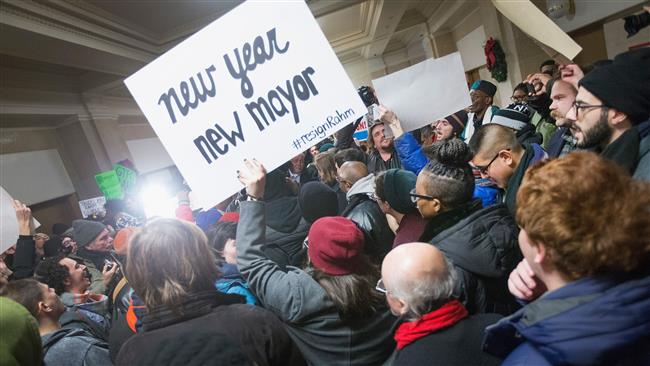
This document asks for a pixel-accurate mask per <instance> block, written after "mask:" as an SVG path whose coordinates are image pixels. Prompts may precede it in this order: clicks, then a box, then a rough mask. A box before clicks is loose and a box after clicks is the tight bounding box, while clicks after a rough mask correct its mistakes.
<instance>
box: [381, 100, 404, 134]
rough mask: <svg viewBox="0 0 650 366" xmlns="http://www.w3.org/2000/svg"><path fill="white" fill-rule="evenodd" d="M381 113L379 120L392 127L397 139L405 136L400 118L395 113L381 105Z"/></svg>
mask: <svg viewBox="0 0 650 366" xmlns="http://www.w3.org/2000/svg"><path fill="white" fill-rule="evenodd" d="M378 111H379V120H380V121H382V122H383V123H384V124H385V125H388V127H390V129H391V131H393V135H394V136H395V138H398V137H400V136H402V135H403V134H404V129H402V123H401V122H400V120H399V118H397V116H396V115H395V112H393V111H391V110H389V109H388V108H386V107H385V106H383V105H380V106H379V108H378Z"/></svg>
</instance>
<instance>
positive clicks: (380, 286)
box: [375, 278, 388, 295]
mask: <svg viewBox="0 0 650 366" xmlns="http://www.w3.org/2000/svg"><path fill="white" fill-rule="evenodd" d="M375 290H377V291H378V292H381V293H382V294H384V295H385V294H387V293H388V290H386V286H384V280H383V279H381V278H380V279H379V281H377V286H375Z"/></svg>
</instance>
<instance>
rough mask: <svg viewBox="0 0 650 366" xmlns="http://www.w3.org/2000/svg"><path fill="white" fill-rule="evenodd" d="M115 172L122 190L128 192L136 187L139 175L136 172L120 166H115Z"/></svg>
mask: <svg viewBox="0 0 650 366" xmlns="http://www.w3.org/2000/svg"><path fill="white" fill-rule="evenodd" d="M113 170H114V171H115V174H117V179H118V180H119V181H120V185H121V186H122V190H124V191H125V192H127V191H128V190H129V189H131V188H133V186H135V181H136V178H137V177H138V174H137V173H136V172H135V171H133V170H131V169H129V168H127V167H125V166H124V165H120V164H113Z"/></svg>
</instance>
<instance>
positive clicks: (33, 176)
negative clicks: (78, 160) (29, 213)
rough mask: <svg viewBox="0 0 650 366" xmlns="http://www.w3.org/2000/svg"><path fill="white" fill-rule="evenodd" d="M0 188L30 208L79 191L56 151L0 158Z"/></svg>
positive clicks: (31, 152) (16, 154)
mask: <svg viewBox="0 0 650 366" xmlns="http://www.w3.org/2000/svg"><path fill="white" fill-rule="evenodd" d="M0 185H1V186H2V187H4V188H5V189H6V190H7V192H8V193H9V194H10V195H11V196H12V197H14V198H15V199H17V200H20V201H22V202H24V203H26V204H28V205H32V204H35V203H41V202H45V201H49V200H51V199H54V198H58V197H62V196H66V195H69V194H72V193H74V192H75V190H74V187H73V186H72V181H71V180H70V176H69V175H68V172H67V171H66V169H65V167H64V166H63V161H62V160H61V156H60V155H59V152H58V151H57V150H56V149H50V150H37V151H29V152H21V153H15V154H3V155H0Z"/></svg>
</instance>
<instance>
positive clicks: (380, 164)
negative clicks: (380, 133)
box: [367, 149, 402, 174]
mask: <svg viewBox="0 0 650 366" xmlns="http://www.w3.org/2000/svg"><path fill="white" fill-rule="evenodd" d="M367 165H368V172H370V173H372V174H377V173H379V172H383V171H384V170H388V169H402V163H401V162H400V160H399V156H398V155H397V151H395V150H393V153H392V154H391V155H390V159H388V161H384V159H383V158H382V157H381V154H379V151H377V149H373V150H372V151H371V152H370V154H368V164H367Z"/></svg>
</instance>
